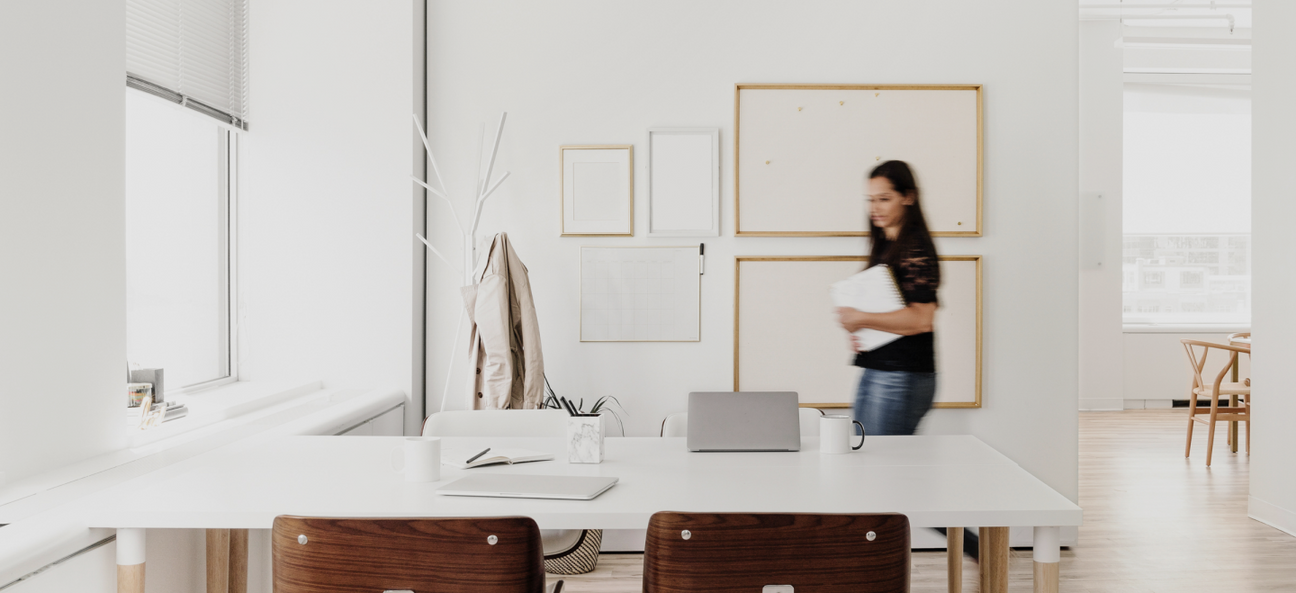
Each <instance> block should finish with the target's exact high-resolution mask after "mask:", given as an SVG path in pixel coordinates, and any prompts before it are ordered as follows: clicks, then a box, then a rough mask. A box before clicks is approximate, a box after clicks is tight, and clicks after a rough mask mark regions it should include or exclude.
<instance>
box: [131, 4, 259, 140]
mask: <svg viewBox="0 0 1296 593" xmlns="http://www.w3.org/2000/svg"><path fill="white" fill-rule="evenodd" d="M247 61H248V60H247V0H126V85H127V86H129V87H131V88H135V89H138V90H141V91H144V92H147V93H151V94H154V95H157V96H159V97H163V98H165V99H169V100H171V101H175V102H177V103H180V104H182V105H185V106H187V107H190V108H193V109H195V110H197V111H200V112H202V113H205V114H207V115H209V116H212V117H215V118H216V119H219V120H221V121H224V122H225V123H227V124H230V125H232V126H234V127H236V128H239V129H244V130H246V129H247V111H248V110H247Z"/></svg>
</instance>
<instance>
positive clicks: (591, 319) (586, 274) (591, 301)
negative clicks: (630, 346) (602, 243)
mask: <svg viewBox="0 0 1296 593" xmlns="http://www.w3.org/2000/svg"><path fill="white" fill-rule="evenodd" d="M701 259H702V258H701V249H700V248H699V246H697V245H694V246H692V247H581V272H580V276H581V277H580V282H581V286H580V297H581V300H580V339H581V341H582V342H697V341H700V340H701V331H702V330H701V305H702V298H701V296H702V281H701V275H702V263H701Z"/></svg>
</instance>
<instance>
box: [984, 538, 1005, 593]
mask: <svg viewBox="0 0 1296 593" xmlns="http://www.w3.org/2000/svg"><path fill="white" fill-rule="evenodd" d="M980 552H981V558H980V560H981V593H1008V528H1007V527H982V528H981V550H980Z"/></svg>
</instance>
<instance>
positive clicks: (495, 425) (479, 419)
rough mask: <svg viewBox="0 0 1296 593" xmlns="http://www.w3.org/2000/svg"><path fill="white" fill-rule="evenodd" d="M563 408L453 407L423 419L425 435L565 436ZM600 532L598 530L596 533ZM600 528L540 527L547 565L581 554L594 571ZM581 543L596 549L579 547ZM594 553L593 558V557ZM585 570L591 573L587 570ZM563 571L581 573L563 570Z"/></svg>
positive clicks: (560, 437) (566, 414)
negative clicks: (500, 408)
mask: <svg viewBox="0 0 1296 593" xmlns="http://www.w3.org/2000/svg"><path fill="white" fill-rule="evenodd" d="M568 417H569V414H568V413H567V412H564V411H563V410H452V411H449V412H437V413H435V414H432V415H431V416H428V417H427V420H424V421H423V436H425V437H533V438H559V439H562V438H566V437H567V418H568ZM595 531H598V533H595ZM602 535H603V534H602V531H601V530H591V531H588V532H587V531H585V530H581V529H541V530H540V539H541V541H542V547H543V548H544V554H545V563H546V567H547V569H548V570H549V571H550V572H557V571H556V570H554V569H553V567H554V566H557V565H562V566H564V567H566V566H568V565H571V564H572V562H571V561H570V559H567V560H564V559H565V558H567V557H568V556H573V555H576V556H579V557H581V558H582V559H583V560H584V561H585V564H588V567H589V569H590V570H593V568H594V567H593V563H596V562H597V561H598V550H597V548H594V547H595V546H598V545H599V542H601V541H602ZM582 545H584V546H585V547H586V548H594V549H593V550H579V549H578V548H580V547H581V546H582ZM591 553H592V558H590V556H591ZM584 572H589V571H588V570H586V571H584ZM560 574H581V572H561V573H560Z"/></svg>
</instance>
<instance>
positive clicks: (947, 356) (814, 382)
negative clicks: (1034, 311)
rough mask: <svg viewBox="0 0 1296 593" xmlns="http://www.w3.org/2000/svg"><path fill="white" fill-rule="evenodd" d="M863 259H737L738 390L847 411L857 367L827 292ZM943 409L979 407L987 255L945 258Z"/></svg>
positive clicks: (939, 315)
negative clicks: (786, 394) (793, 396)
mask: <svg viewBox="0 0 1296 593" xmlns="http://www.w3.org/2000/svg"><path fill="white" fill-rule="evenodd" d="M866 259H867V258H864V257H861V256H809V257H792V256H777V257H739V258H737V264H736V270H735V271H734V276H735V283H736V285H737V286H736V289H735V293H734V300H735V302H734V391H738V390H739V389H740V388H741V389H743V390H747V391H795V392H797V393H798V394H800V396H801V405H802V406H806V407H815V408H849V407H851V406H852V404H853V403H854V398H855V390H856V386H857V385H858V383H859V377H860V369H859V368H857V367H855V366H852V365H851V359H852V355H851V353H850V351H849V349H848V341H847V340H848V338H847V336H846V331H845V330H843V329H842V328H841V326H840V325H838V324H837V315H836V311H835V308H834V307H833V303H832V299H831V298H830V297H829V294H828V287H829V286H830V285H831V284H832V283H833V282H836V281H838V280H842V279H844V278H846V277H848V276H850V275H852V274H854V273H856V272H858V271H860V269H861V268H862V267H863V264H864V262H865V261H866ZM940 271H941V286H940V292H939V298H940V307H939V308H937V309H936V320H935V323H934V325H935V328H936V371H937V372H938V373H939V374H940V375H939V380H937V382H936V384H937V387H936V404H935V406H936V407H937V408H979V407H981V256H979V255H955V256H946V257H941V258H940Z"/></svg>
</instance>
